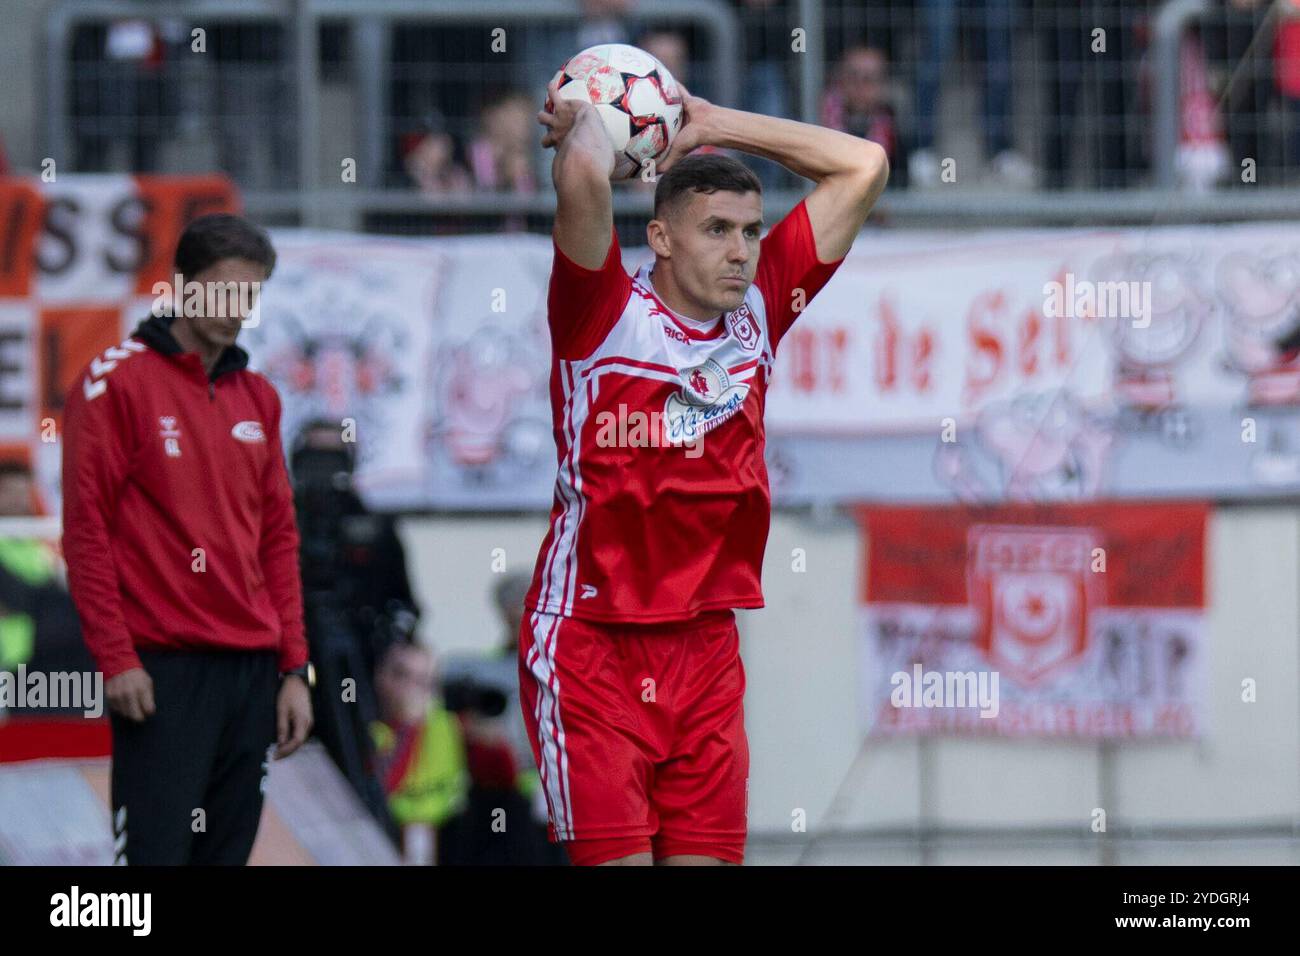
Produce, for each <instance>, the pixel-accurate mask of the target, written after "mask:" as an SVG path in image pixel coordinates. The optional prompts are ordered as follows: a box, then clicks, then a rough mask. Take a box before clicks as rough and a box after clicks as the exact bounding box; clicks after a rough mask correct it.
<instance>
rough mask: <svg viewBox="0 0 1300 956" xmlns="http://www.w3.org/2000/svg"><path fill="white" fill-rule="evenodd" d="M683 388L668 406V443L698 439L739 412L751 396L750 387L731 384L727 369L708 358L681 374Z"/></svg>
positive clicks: (666, 407) (665, 411) (666, 405)
mask: <svg viewBox="0 0 1300 956" xmlns="http://www.w3.org/2000/svg"><path fill="white" fill-rule="evenodd" d="M681 377H682V388H681V389H680V390H679V391H676V392H674V393H673V394H671V395H669V396H668V401H667V402H666V403H665V404H664V418H665V420H666V422H667V430H668V440H669V441H671V442H672V443H673V444H683V443H686V442H692V441H696V440H698V439H699V438H700V437H701V436H703V435H704V433H705V432H707V431H711V430H712V429H714V428H717V427H718V426H719V425H721V424H722V423H723V422H724V421H726V420H727V419H728V418H730V417H731V416H732V415H734V414H735V413H736V410H737V409H739V408H740V406H741V405H742V404H743V403H744V401H745V396H746V395H748V394H749V386H748V385H746V384H743V383H738V384H735V385H732V384H731V376H729V375H728V374H727V370H726V369H725V368H723V367H722V366H721V365H719V364H718V363H717V362H715V361H714V360H713V359H708V360H707V361H706V362H704V364H703V365H696V366H694V367H693V368H688V369H685V370H684V371H682V372H681Z"/></svg>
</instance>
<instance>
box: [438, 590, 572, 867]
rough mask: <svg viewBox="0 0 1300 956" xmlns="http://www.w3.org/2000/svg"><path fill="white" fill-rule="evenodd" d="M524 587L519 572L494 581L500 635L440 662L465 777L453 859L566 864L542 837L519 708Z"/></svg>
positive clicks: (452, 830)
mask: <svg viewBox="0 0 1300 956" xmlns="http://www.w3.org/2000/svg"><path fill="white" fill-rule="evenodd" d="M529 582H530V577H529V575H527V574H520V573H513V574H507V575H504V576H503V577H502V578H501V579H500V581H498V582H497V585H496V588H495V589H494V593H493V598H494V601H495V603H496V607H497V612H498V614H499V615H500V618H501V627H502V636H501V641H500V643H499V644H498V645H497V646H496V647H494V648H493V650H492V651H491V652H489V653H487V654H462V655H458V656H455V657H453V656H451V655H447V657H446V658H445V659H444V661H443V664H442V688H443V700H444V702H445V706H446V707H447V709H448V710H452V711H455V712H456V714H457V715H458V716H459V717H460V720H461V728H462V730H463V733H464V738H465V756H466V761H467V763H468V765H469V776H470V791H469V802H468V806H467V809H466V811H465V813H464V815H463V816H462V817H461V818H460V819H458V820H457V821H456V822H455V824H454V825H453V826H451V827H449V828H448V830H449V833H448V835H447V843H448V846H447V852H448V855H449V857H451V858H454V859H455V861H456V862H462V863H472V864H480V865H482V864H491V865H503V864H525V865H527V864H532V865H545V864H562V863H564V862H566V860H565V856H564V851H563V850H562V849H560V847H559V846H558V845H557V844H552V843H550V841H548V840H547V838H546V802H545V799H544V797H543V796H542V793H541V786H540V781H539V779H538V775H537V767H536V764H535V762H534V760H533V755H532V750H531V747H530V744H529V742H528V732H527V730H526V729H525V727H524V722H523V716H522V713H521V711H520V709H519V664H518V651H519V646H518V644H517V637H516V635H518V633H519V624H520V621H521V620H522V619H523V614H524V597H525V595H526V594H527V593H528V585H529ZM501 811H504V814H505V820H504V822H505V829H504V830H502V829H501V827H500V816H501ZM494 824H495V826H494Z"/></svg>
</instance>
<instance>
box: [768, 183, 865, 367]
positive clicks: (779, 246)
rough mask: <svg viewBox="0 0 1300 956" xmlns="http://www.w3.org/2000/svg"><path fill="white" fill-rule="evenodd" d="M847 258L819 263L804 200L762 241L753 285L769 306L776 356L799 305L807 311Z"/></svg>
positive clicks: (771, 332) (796, 316)
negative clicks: (814, 297)
mask: <svg viewBox="0 0 1300 956" xmlns="http://www.w3.org/2000/svg"><path fill="white" fill-rule="evenodd" d="M844 258H846V257H841V258H839V259H837V260H835V261H834V262H820V261H818V259H817V242H816V240H815V239H814V237H813V231H812V222H811V221H810V220H809V219H808V208H807V206H806V204H805V201H804V200H802V199H801V200H800V201H799V204H798V205H797V206H795V207H794V208H793V209H791V210H790V213H789V215H787V216H786V217H785V218H784V219H782V220H781V221H780V222H778V223H777V224H776V225H775V226H773V227H772V229H771V230H770V231H769V232H768V234H767V235H766V236H764V237H763V240H762V242H761V243H760V244H759V254H758V271H757V272H756V273H755V275H754V284H755V285H756V286H758V288H759V291H760V292H762V293H763V301H764V303H765V304H766V306H767V331H768V336H769V338H770V339H771V342H772V350H773V352H775V351H776V346H777V343H779V342H780V341H781V338H782V336H784V335H785V333H786V332H787V331H788V330H789V328H790V326H791V325H793V324H794V320H795V319H796V318H798V316H799V312H798V311H797V310H796V305H799V306H800V307H801V308H806V307H807V305H808V303H809V302H811V301H812V300H813V296H815V295H816V294H817V293H818V292H820V291H821V289H822V286H824V285H825V284H826V283H827V282H829V281H830V278H831V276H833V275H834V274H835V270H836V269H838V268H839V267H840V264H841V263H843V262H844ZM796 289H802V290H803V295H802V296H801V297H800V300H796V298H795V290H796Z"/></svg>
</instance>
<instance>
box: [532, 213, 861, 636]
mask: <svg viewBox="0 0 1300 956" xmlns="http://www.w3.org/2000/svg"><path fill="white" fill-rule="evenodd" d="M843 261H844V260H843V259H842V258H841V259H839V260H837V261H835V262H831V263H823V262H819V261H818V260H817V253H816V246H815V243H814V241H813V232H812V226H811V224H810V222H809V220H808V211H807V209H806V208H805V205H804V203H803V202H800V203H799V204H798V205H797V206H796V207H795V208H794V209H793V210H792V211H791V212H790V214H789V215H788V216H786V217H785V218H784V219H783V220H781V222H779V223H778V224H777V225H776V226H775V227H774V228H773V229H772V230H771V231H770V232H769V233H768V234H767V235H766V236H765V237H764V238H763V240H762V242H761V244H760V252H759V259H758V267H757V271H756V274H755V277H754V283H753V285H751V286H750V288H749V289H748V290H747V291H746V294H745V299H744V302H743V303H742V305H741V306H740V307H739V308H738V309H736V310H735V311H734V312H727V313H724V314H722V315H720V316H719V321H718V322H716V323H715V324H714V325H713V326H712V327H711V328H708V329H707V330H701V328H700V327H699V326H698V324H696V323H691V322H690V321H689V320H687V321H682V320H681V318H680V317H679V316H677V315H676V314H675V313H674V312H673V311H672V310H671V309H669V308H668V307H667V306H666V305H664V304H663V302H661V301H660V299H659V298H658V296H657V295H656V294H655V291H654V288H653V286H652V284H651V280H650V271H651V269H652V268H653V263H648V264H646V265H644V266H642V267H641V269H640V270H639V271H638V272H637V274H636V276H635V277H630V276H628V274H627V273H626V272H625V271H624V269H623V264H622V258H621V255H620V250H619V245H618V237H617V235H614V237H613V240H612V241H611V243H610V250H609V255H608V256H607V257H606V259H605V263H604V265H603V266H602V267H601V268H600V269H598V270H590V269H584V268H582V267H581V266H579V265H578V264H577V263H575V262H573V261H572V260H571V259H569V258H568V257H567V256H566V255H565V254H564V253H563V252H561V251H560V249H559V247H558V246H556V248H555V261H554V266H553V270H552V272H551V284H550V290H549V295H548V299H547V318H548V322H549V325H550V333H551V346H552V371H551V408H552V416H553V420H554V428H555V443H556V447H557V449H558V454H559V472H558V476H557V478H556V483H555V504H554V507H553V508H552V510H551V520H550V529H549V531H548V532H547V534H546V538H545V540H544V541H543V542H542V547H541V553H540V555H539V556H538V560H537V567H536V570H535V571H534V573H533V582H532V587H531V588H530V589H529V593H528V597H527V600H526V604H527V606H528V607H529V608H530V609H532V610H536V611H540V612H542V613H547V614H558V615H563V616H570V617H578V618H587V619H590V620H597V621H624V622H642V623H656V622H668V621H683V620H688V619H690V618H692V617H695V616H696V615H698V614H700V613H702V612H705V611H710V610H721V609H725V608H753V607H762V606H763V593H762V587H761V585H760V575H761V568H762V564H763V551H764V549H765V548H766V546H767V534H768V526H769V523H770V519H771V494H770V491H769V489H768V481H767V467H766V464H765V462H764V433H763V407H764V395H765V392H766V389H767V382H768V378H769V376H770V374H771V368H772V362H773V358H774V356H775V353H776V348H777V345H778V344H779V342H780V341H781V337H782V336H783V335H784V334H785V332H786V331H787V330H788V329H789V328H790V326H791V324H792V323H793V322H794V319H795V317H796V315H797V313H796V311H795V306H796V305H797V304H798V300H797V299H796V297H795V294H794V291H795V290H796V289H802V290H803V303H804V304H806V303H807V302H809V301H811V300H812V297H813V296H814V295H816V294H817V292H818V291H819V290H820V289H821V288H822V286H824V285H825V284H826V282H827V281H828V280H829V279H830V277H831V276H832V275H833V274H834V273H835V270H836V269H837V268H838V267H839V265H840V263H841V262H843Z"/></svg>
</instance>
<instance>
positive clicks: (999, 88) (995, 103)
mask: <svg viewBox="0 0 1300 956" xmlns="http://www.w3.org/2000/svg"><path fill="white" fill-rule="evenodd" d="M1012 2H1013V0H973V2H972V3H971V4H969V5H968V6H966V8H965V9H966V11H967V12H968V13H969V14H970V15H971V16H973V17H974V18H975V19H976V25H977V27H978V29H977V30H976V31H975V32H976V33H978V34H979V35H980V36H981V37H982V38H983V41H984V44H983V45H984V61H983V67H984V153H985V156H986V157H990V158H991V166H992V170H993V173H994V175H995V176H996V177H997V178H998V179H999V180H1000V181H1001V182H1003V183H1005V184H1006V185H1011V186H1022V187H1023V186H1028V185H1030V184H1031V182H1032V179H1033V169H1032V167H1031V166H1030V165H1029V162H1028V160H1026V159H1025V158H1024V157H1023V156H1022V155H1021V154H1020V153H1018V152H1017V151H1016V150H1015V149H1013V148H1012V144H1011V42H1012V32H1011V6H1012ZM918 9H919V13H920V22H919V31H920V49H919V53H918V56H919V60H918V63H917V69H916V133H915V144H914V147H913V151H912V155H911V157H910V158H909V160H908V167H909V168H908V177H909V179H910V181H911V184H912V185H913V186H921V187H929V186H934V185H937V184H938V183H939V182H940V181H941V180H940V175H941V172H942V169H941V163H940V158H939V156H938V155H937V154H936V153H935V128H936V125H937V123H938V117H939V93H940V88H941V84H942V80H943V77H944V74H945V71H946V69H947V68H948V64H949V61H950V60H951V59H952V55H953V52H954V47H955V44H956V39H957V28H958V22H959V17H958V12H959V11H958V0H919V3H918Z"/></svg>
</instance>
